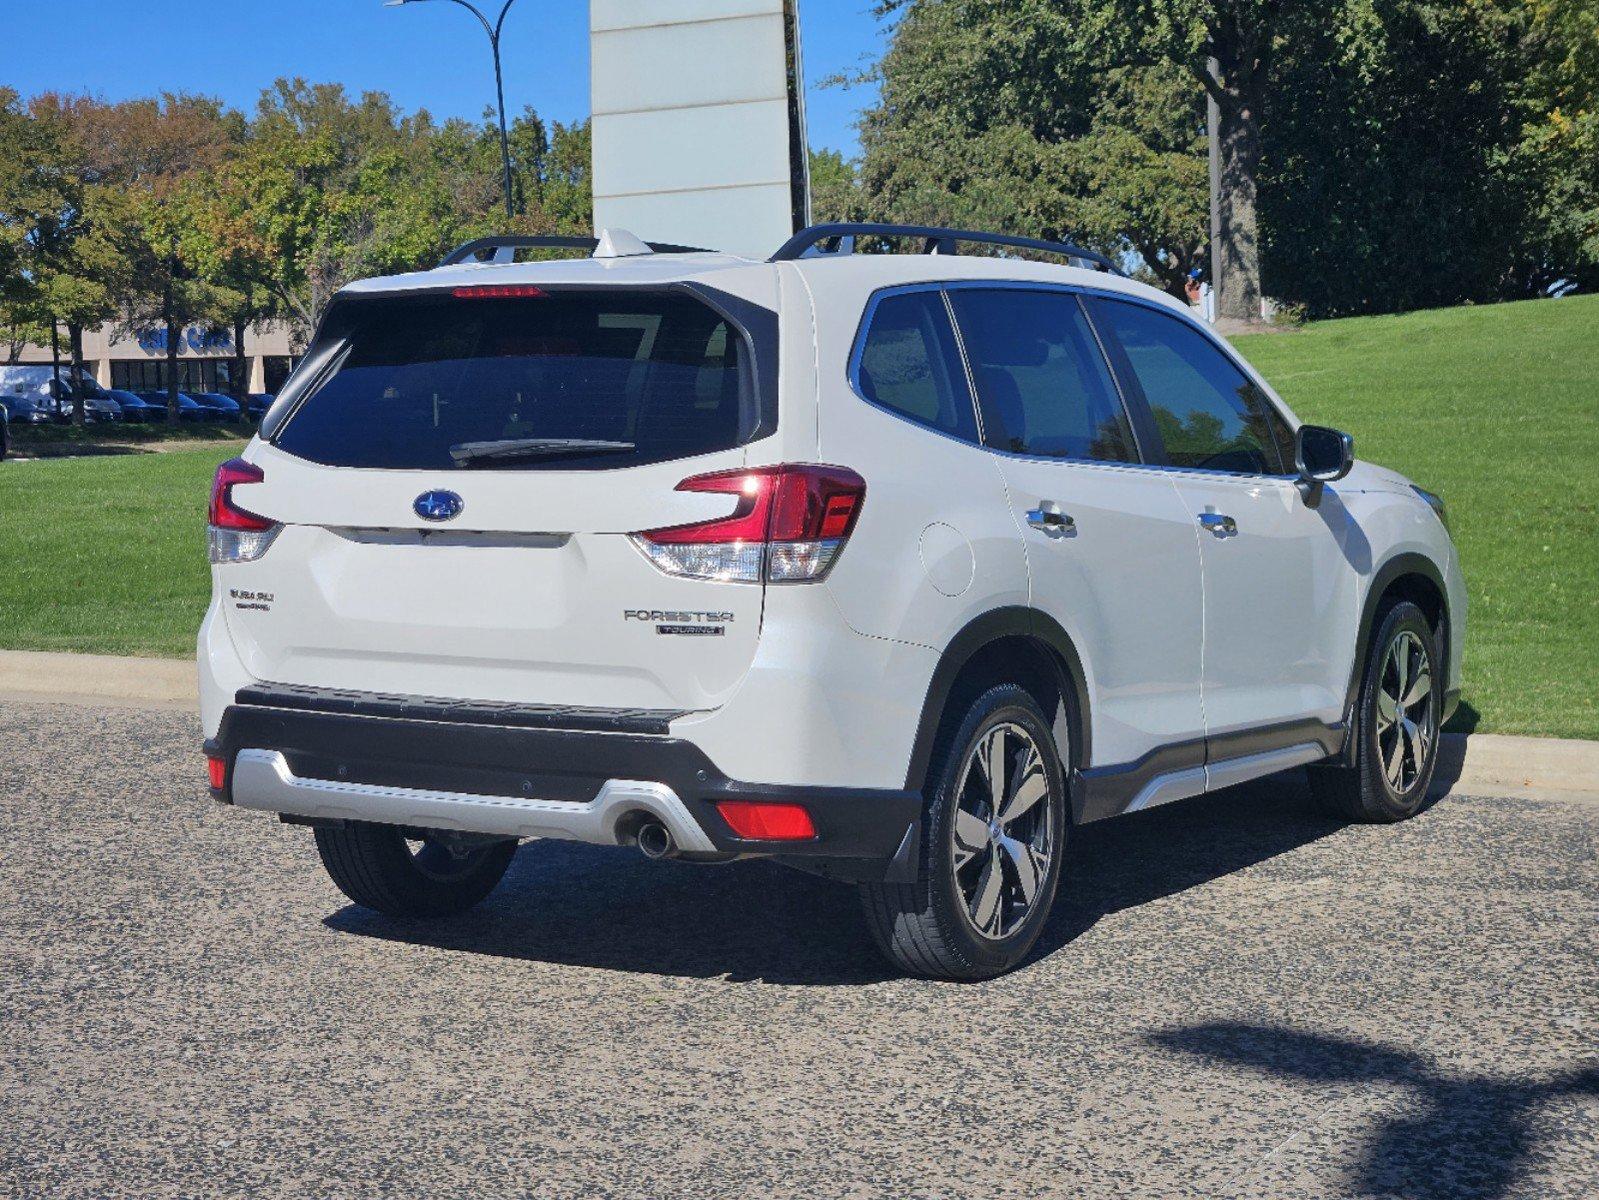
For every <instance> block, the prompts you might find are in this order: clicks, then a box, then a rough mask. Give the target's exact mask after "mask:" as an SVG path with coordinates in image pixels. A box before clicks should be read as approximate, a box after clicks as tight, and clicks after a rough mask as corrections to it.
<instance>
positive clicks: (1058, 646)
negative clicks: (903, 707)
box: [905, 605, 1092, 790]
mask: <svg viewBox="0 0 1599 1200" xmlns="http://www.w3.org/2000/svg"><path fill="white" fill-rule="evenodd" d="M999 682H1014V683H1018V684H1020V685H1021V686H1023V687H1025V688H1026V689H1027V690H1028V691H1029V692H1032V693H1033V695H1034V696H1035V697H1037V699H1038V701H1039V705H1040V707H1042V708H1044V710H1045V713H1046V715H1048V716H1050V717H1051V719H1052V720H1054V719H1061V718H1063V719H1064V720H1065V721H1066V722H1067V731H1068V749H1069V755H1068V757H1069V761H1067V762H1066V763H1064V764H1063V765H1064V766H1065V768H1066V772H1067V775H1068V778H1071V777H1074V776H1075V774H1076V771H1077V770H1078V769H1080V768H1081V767H1083V766H1086V765H1087V764H1088V763H1089V762H1090V761H1092V759H1091V757H1090V750H1091V747H1090V731H1089V730H1090V723H1089V713H1090V708H1089V699H1088V683H1087V677H1086V676H1085V674H1084V672H1083V664H1082V659H1081V658H1080V657H1079V656H1078V653H1077V647H1076V646H1075V645H1074V644H1073V643H1072V639H1071V637H1070V635H1068V634H1067V632H1066V631H1065V630H1064V629H1063V628H1061V626H1060V624H1059V622H1057V621H1056V620H1055V619H1054V618H1053V617H1051V616H1049V615H1048V614H1047V613H1042V612H1039V611H1038V610H1036V609H1031V608H1025V607H1022V606H1020V605H1013V606H1008V607H1005V608H996V609H990V610H989V611H988V612H986V613H983V614H982V615H981V616H979V617H976V618H974V619H973V620H971V621H969V622H968V623H967V624H966V625H965V626H963V627H962V628H961V630H960V631H959V632H958V633H957V634H956V635H955V636H954V637H953V638H951V639H950V642H949V645H948V646H946V647H945V648H944V653H943V654H942V655H941V656H940V658H939V660H938V665H937V666H936V667H935V668H934V669H933V677H932V680H931V681H930V682H929V683H928V686H927V696H926V698H925V699H924V700H923V701H922V714H921V718H920V720H919V721H918V722H917V726H916V740H915V742H914V743H913V745H912V748H911V759H910V766H909V768H908V769H907V771H906V773H905V786H906V788H907V789H917V790H920V789H921V788H922V787H923V786H924V784H925V783H926V780H927V770H928V767H929V765H930V764H931V762H932V757H933V747H934V745H935V744H936V742H937V740H938V735H939V732H940V731H941V730H942V728H943V726H944V724H945V722H946V721H949V720H951V719H954V718H955V717H956V716H957V715H958V712H959V704H960V701H961V700H962V699H969V698H971V697H975V696H976V695H978V694H980V693H981V692H982V691H983V690H985V689H986V688H987V687H989V686H992V685H993V684H994V683H999ZM1051 701H1058V706H1059V708H1060V709H1061V711H1060V712H1059V713H1058V714H1052V713H1050V711H1049V709H1050V702H1051Z"/></svg>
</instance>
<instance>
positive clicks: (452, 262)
mask: <svg viewBox="0 0 1599 1200" xmlns="http://www.w3.org/2000/svg"><path fill="white" fill-rule="evenodd" d="M599 244H600V239H599V238H593V237H573V236H570V235H567V234H558V233H541V234H538V235H536V236H531V235H527V234H520V233H514V234H513V233H497V234H495V235H494V236H493V237H480V238H473V239H472V240H471V241H470V242H466V243H464V244H463V245H460V246H457V247H456V248H455V249H454V250H451V251H450V252H449V254H447V255H446V256H445V258H444V261H443V262H441V263H440V264H439V266H441V267H453V266H456V265H457V264H458V263H464V262H470V261H471V260H473V259H475V258H478V257H479V256H481V255H483V254H486V253H488V252H490V251H492V252H493V254H494V261H495V262H511V261H513V260H514V259H515V257H516V252H517V251H518V250H529V249H532V250H587V251H588V252H589V253H590V254H592V253H594V250H595V248H596V247H598V246H599ZM645 245H647V246H649V248H650V249H651V250H653V251H654V252H655V253H656V254H704V253H705V251H704V250H702V249H701V248H700V247H698V246H677V245H673V244H672V243H671V242H646V243H645ZM502 255H503V257H502Z"/></svg>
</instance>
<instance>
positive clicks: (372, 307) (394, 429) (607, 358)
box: [275, 292, 757, 470]
mask: <svg viewBox="0 0 1599 1200" xmlns="http://www.w3.org/2000/svg"><path fill="white" fill-rule="evenodd" d="M356 303H360V304H361V305H362V307H361V308H359V309H357V310H356V311H355V313H354V314H353V317H352V320H353V324H352V326H351V329H350V333H349V335H348V343H347V347H346V349H345V350H344V352H343V354H342V356H341V357H340V358H339V359H338V361H337V362H336V365H335V367H334V369H333V371H332V373H331V374H330V375H329V376H328V378H327V379H326V380H325V381H324V382H323V383H322V384H321V386H320V387H318V388H317V389H316V390H315V391H314V392H312V393H311V394H310V395H309V396H307V397H306V398H305V399H304V400H303V401H301V403H300V405H299V407H298V408H297V409H296V410H295V412H294V413H293V415H292V416H291V417H290V418H289V419H288V421H287V422H286V423H285V425H284V426H283V428H282V429H281V431H280V432H279V433H278V434H277V435H276V439H275V440H276V442H277V444H278V445H279V446H280V447H282V448H283V449H284V450H286V451H288V452H289V453H291V454H295V455H298V456H299V457H301V458H305V459H309V460H310V461H312V462H317V463H325V464H328V465H330V466H343V467H379V468H392V469H413V470H415V469H429V470H431V469H438V468H455V467H460V468H471V467H480V468H482V467H487V468H491V469H504V470H536V469H547V470H574V469H579V470H581V469H603V468H615V467H625V466H633V465H638V464H641V463H650V462H662V461H666V460H669V459H675V458H688V457H691V456H693V455H698V454H708V453H710V452H712V451H716V450H727V449H730V448H732V447H734V446H737V445H740V444H741V443H742V442H743V441H745V440H748V438H749V437H750V436H751V435H752V432H753V430H754V429H755V427H756V424H757V422H756V414H755V412H754V408H753V398H752V388H751V384H750V370H749V363H748V362H747V351H746V347H745V344H744V341H743V338H742V336H741V335H740V334H739V332H738V331H737V330H736V329H734V328H733V327H732V326H731V325H730V323H729V322H728V321H727V320H726V318H724V317H722V316H721V315H720V314H719V313H717V312H716V311H715V310H714V309H712V308H710V307H709V306H707V305H705V304H701V303H700V302H699V301H697V300H694V299H691V298H689V297H686V296H675V295H668V294H659V293H654V294H636V295H626V294H618V293H616V292H607V293H575V292H568V293H559V292H557V293H552V294H549V295H546V296H542V297H536V298H527V299H520V298H519V299H500V298H494V299H456V298H454V297H419V298H399V299H383V300H372V301H366V302H356ZM566 442H572V443H576V445H573V446H563V445H562V443H566ZM596 443H599V444H602V445H596ZM517 445H521V446H522V449H521V450H518V449H517ZM485 446H488V447H491V448H494V447H498V450H497V452H495V453H492V454H489V455H483V454H476V455H471V454H468V455H467V457H465V458H463V457H462V455H463V453H466V452H464V451H463V450H462V448H463V447H478V448H479V450H481V449H482V448H483V447H485ZM452 449H454V450H455V451H456V453H455V454H452V453H451V451H452Z"/></svg>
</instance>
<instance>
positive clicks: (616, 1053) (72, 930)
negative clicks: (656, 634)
mask: <svg viewBox="0 0 1599 1200" xmlns="http://www.w3.org/2000/svg"><path fill="white" fill-rule="evenodd" d="M203 765H204V764H203V761H202V759H201V757H200V753H199V736H198V732H197V730H196V728H195V723H194V718H193V716H192V715H191V714H188V713H183V712H174V711H142V710H138V709H127V708H124V709H112V708H85V707H76V706H54V705H43V704H22V703H17V702H15V701H14V700H12V701H8V700H7V698H6V697H4V696H0V805H3V806H4V807H3V812H4V814H5V826H4V829H5V833H6V837H5V842H4V850H3V852H0V928H3V930H4V937H3V940H0V955H3V959H0V1196H5V1197H48V1198H52V1200H53V1198H56V1197H94V1198H96V1200H109V1198H112V1197H134V1196H137V1197H211V1196H229V1197H231V1196H241V1197H242V1196H250V1197H348V1198H352V1200H353V1198H356V1197H375V1196H384V1197H403V1198H407V1200H409V1198H413V1197H415V1198H421V1197H427V1198H429V1200H434V1198H444V1197H471V1198H474V1200H484V1198H492V1197H508V1196H531V1197H539V1198H540V1200H554V1198H561V1197H583V1198H585V1200H591V1198H594V1200H597V1198H600V1197H668V1196H671V1197H676V1196H686V1197H696V1198H703V1197H724V1196H741V1197H742V1196H758V1197H765V1196H773V1197H818V1198H824V1197H825V1198H833V1197H895V1198H899V1197H1000V1196H1005V1197H1054V1196H1062V1197H1065V1196H1071V1197H1110V1196H1147V1197H1173V1196H1206V1197H1210V1196H1260V1197H1271V1198H1273V1200H1291V1198H1295V1197H1311V1196H1316V1197H1322V1196H1329V1197H1332V1196H1336V1197H1346V1196H1383V1197H1406V1198H1409V1197H1429V1198H1430V1197H1439V1198H1442V1197H1449V1198H1451V1200H1456V1198H1469V1197H1499V1196H1518V1197H1520V1196H1525V1197H1540V1198H1545V1197H1573V1198H1575V1197H1593V1196H1595V1195H1599V920H1596V918H1599V805H1596V804H1592V803H1582V802H1570V801H1552V800H1537V799H1502V798H1500V799H1495V798H1471V797H1450V798H1448V799H1446V800H1444V801H1443V802H1441V803H1439V804H1437V805H1436V806H1434V807H1433V808H1432V809H1430V810H1428V811H1427V812H1425V813H1423V814H1422V815H1421V816H1420V817H1418V818H1417V819H1415V820H1414V821H1411V822H1409V823H1407V824H1405V825H1402V826H1397V827H1389V828H1372V827H1356V826H1340V825H1339V824H1337V823H1336V822H1334V821H1331V820H1328V819H1326V818H1324V817H1321V816H1319V815H1317V814H1316V813H1315V811H1314V810H1313V809H1312V808H1311V807H1310V805H1309V803H1308V802H1307V800H1306V798H1305V795H1304V790H1303V786H1302V784H1301V783H1300V782H1299V781H1298V780H1296V779H1295V778H1293V777H1286V778H1284V779H1277V780H1271V781H1267V782H1265V783H1261V784H1255V785H1250V786H1248V787H1245V788H1241V789H1235V790H1233V791H1230V792H1226V793H1222V794H1220V795H1216V796H1211V797H1205V798H1201V799H1196V800H1192V801H1186V802H1183V803H1180V804H1176V805H1172V806H1170V807H1167V808H1163V809H1159V810H1156V811H1153V812H1149V813H1143V814H1139V815H1136V816H1133V817H1128V818H1124V819H1122V820H1119V821H1113V822H1108V823H1104V824H1102V825H1096V826H1091V827H1089V828H1087V829H1084V830H1082V831H1081V832H1080V833H1079V834H1078V835H1077V837H1076V839H1075V842H1074V844H1073V846H1072V847H1071V848H1070V849H1069V852H1068V853H1069V858H1068V864H1067V878H1068V882H1067V885H1066V891H1065V894H1064V896H1063V897H1062V900H1061V902H1060V903H1059V904H1058V907H1057V915H1056V918H1055V921H1054V924H1053V925H1052V927H1051V929H1050V930H1049V931H1048V932H1047V933H1046V935H1045V938H1044V941H1043V944H1042V945H1041V947H1040V949H1039V952H1038V953H1037V954H1036V955H1035V956H1034V959H1033V961H1032V962H1030V963H1029V964H1028V965H1026V966H1024V967H1023V968H1022V969H1021V970H1019V971H1018V972H1016V973H1015V974H1013V975H1011V976H1009V977H1007V978H1004V979H1001V980H997V981H994V982H991V983H986V984H980V985H966V986H961V985H949V984H933V983H927V982H922V981H916V980H906V979H898V978H894V977H893V976H892V975H890V974H889V973H888V971H887V970H886V969H885V967H884V965H883V964H882V962H881V961H880V960H879V959H878V957H877V954H876V952H875V950H874V949H873V947H872V946H871V944H870V942H869V941H868V939H867V936H866V933H865V929H864V926H863V925H862V923H861V921H860V918H859V914H858V912H857V909H856V902H855V898H854V895H853V893H852V892H850V891H849V890H848V889H846V888H844V887H842V886H840V885H837V884H832V883H827V882H824V881H822V880H818V879H813V878H810V877H807V876H804V875H799V874H794V873H789V872H785V871H783V870H782V869H780V868H777V867H774V866H771V865H770V864H763V863H741V864H734V865H731V866H723V867H692V866H686V865H682V864H676V863H650V862H646V861H645V860H643V859H642V858H641V857H640V856H639V855H638V854H637V853H635V852H632V851H626V850H621V849H615V850H611V849H597V848H592V847H581V846H569V845H560V844H554V843H532V844H529V845H526V846H524V847H523V848H522V849H521V851H520V852H519V853H518V856H517V859H516V862H515V863H514V865H513V866H512V869H511V872H510V874H509V875H508V876H507V878H506V881H505V882H504V883H503V884H502V885H501V887H500V889H499V890H498V891H497V892H496V893H495V894H494V895H493V896H492V897H491V898H490V900H489V901H488V903H486V904H485V905H484V906H483V907H482V908H481V909H479V910H478V911H476V912H474V913H471V914H469V915H467V916H465V917H462V918H457V919H451V920H447V921H444V922H439V923H429V924H421V923H405V922H395V921H390V920H386V919H383V918H380V917H377V916H374V915H372V914H370V913H367V912H364V911H362V910H360V909H356V908H353V907H351V906H349V905H348V904H346V903H345V902H344V900H343V898H342V897H341V896H340V895H339V893H338V892H337V891H336V890H335V889H334V887H333V885H332V884H331V883H330V882H329V881H328V879H327V878H326V876H325V875H324V874H323V873H322V870H321V867H320V865H319V864H318V862H317V858H316V853H315V850H314V849H313V847H312V844H311V836H310V833H309V831H307V830H305V829H300V828H292V827H287V826H282V825H279V824H277V823H275V822H273V821H271V820H270V819H268V818H265V817H263V816H261V815H259V814H250V813H242V812H234V811H230V810H228V809H225V808H223V807H221V806H219V805H217V804H215V803H214V802H212V801H210V800H209V799H207V798H206V796H205V794H204V790H203V774H204V771H203Z"/></svg>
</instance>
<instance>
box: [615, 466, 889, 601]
mask: <svg viewBox="0 0 1599 1200" xmlns="http://www.w3.org/2000/svg"><path fill="white" fill-rule="evenodd" d="M677 490H678V491H680V492H712V493H716V492H723V493H726V494H728V495H732V496H737V497H738V505H737V507H736V508H734V510H733V511H732V512H731V513H730V514H729V515H727V516H725V517H717V518H716V519H715V520H711V521H696V522H694V523H693V524H690V525H673V526H671V527H669V528H666V529H648V530H645V531H643V532H641V533H635V534H634V535H633V542H634V544H635V545H637V546H638V548H639V549H640V550H642V551H643V552H644V554H645V556H646V557H647V558H648V559H649V560H650V561H651V562H653V563H654V564H655V565H656V566H657V567H659V568H660V569H661V570H662V571H664V572H666V573H667V574H668V575H679V576H683V577H685V578H688V579H713V580H720V581H725V582H730V583H760V582H762V581H766V582H769V583H806V582H810V581H812V580H817V579H821V578H822V577H823V576H824V575H826V574H827V571H828V568H829V567H831V566H832V565H833V560H834V559H836V558H837V557H838V553H839V551H840V550H841V549H843V546H844V542H845V540H846V539H848V537H849V535H850V531H851V530H852V529H854V528H855V519H856V518H857V517H858V516H859V515H860V511H861V502H862V500H863V499H864V498H865V496H866V481H865V480H863V479H862V478H861V477H860V476H859V475H857V474H856V473H855V472H854V471H851V470H848V469H847V468H845V467H822V466H813V465H810V464H793V463H788V464H784V465H782V466H776V467H751V468H748V469H744V470H738V471H717V472H715V473H714V474H711V475H695V476H693V477H692V478H690V479H685V480H684V481H683V482H682V483H680V484H678V485H677Z"/></svg>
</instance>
